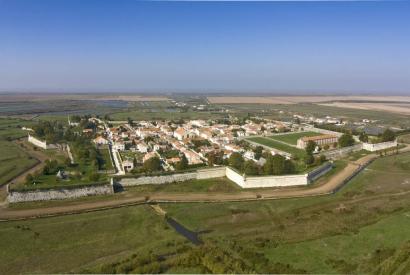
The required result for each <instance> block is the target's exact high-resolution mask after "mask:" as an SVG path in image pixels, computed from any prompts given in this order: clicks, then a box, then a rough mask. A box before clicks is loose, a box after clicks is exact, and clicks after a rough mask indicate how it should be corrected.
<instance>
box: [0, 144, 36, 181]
mask: <svg viewBox="0 0 410 275" xmlns="http://www.w3.org/2000/svg"><path fill="white" fill-rule="evenodd" d="M0 149H1V154H0V185H2V184H5V183H7V182H8V181H10V180H12V179H13V178H14V177H16V176H18V175H19V174H20V173H22V172H24V171H25V170H27V169H29V168H30V167H32V166H33V165H35V164H36V163H37V160H36V159H34V158H31V157H30V156H29V155H28V154H27V153H25V152H24V151H23V150H22V149H21V148H19V146H18V145H17V144H15V143H13V142H9V141H5V140H0Z"/></svg>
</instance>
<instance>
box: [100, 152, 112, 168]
mask: <svg viewBox="0 0 410 275" xmlns="http://www.w3.org/2000/svg"><path fill="white" fill-rule="evenodd" d="M98 151H99V153H100V154H101V157H102V160H103V162H102V165H101V166H100V170H114V166H113V165H112V161H111V156H110V151H109V149H108V148H101V149H98Z"/></svg>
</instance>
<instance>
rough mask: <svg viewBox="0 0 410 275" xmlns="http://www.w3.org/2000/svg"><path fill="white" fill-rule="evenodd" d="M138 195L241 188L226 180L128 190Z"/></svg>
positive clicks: (236, 189) (220, 190)
mask: <svg viewBox="0 0 410 275" xmlns="http://www.w3.org/2000/svg"><path fill="white" fill-rule="evenodd" d="M128 189H129V191H132V192H138V193H147V192H148V193H150V192H177V193H182V192H187V193H189V192H219V193H220V192H227V193H229V192H238V191H241V188H240V187H239V186H238V185H236V184H235V183H233V182H232V181H230V180H228V179H227V178H216V179H203V180H189V181H184V182H176V183H170V184H149V185H140V186H135V187H130V188H128Z"/></svg>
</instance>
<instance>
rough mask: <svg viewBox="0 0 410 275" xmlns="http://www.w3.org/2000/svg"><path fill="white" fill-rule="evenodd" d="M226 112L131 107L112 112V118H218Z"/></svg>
mask: <svg viewBox="0 0 410 275" xmlns="http://www.w3.org/2000/svg"><path fill="white" fill-rule="evenodd" d="M223 117H224V114H220V113H213V112H195V111H187V112H179V111H166V110H163V109H159V110H156V111H141V110H140V109H130V110H128V111H125V112H116V113H111V114H110V118H111V119H113V120H127V119H128V118H131V119H133V120H148V119H159V120H161V119H169V120H178V119H218V118H223Z"/></svg>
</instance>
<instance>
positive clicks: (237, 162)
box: [229, 152, 244, 171]
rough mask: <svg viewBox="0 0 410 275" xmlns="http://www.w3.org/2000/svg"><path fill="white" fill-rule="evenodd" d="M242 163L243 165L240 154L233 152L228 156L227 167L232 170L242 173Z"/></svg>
mask: <svg viewBox="0 0 410 275" xmlns="http://www.w3.org/2000/svg"><path fill="white" fill-rule="evenodd" d="M243 163H244V159H243V157H242V155H241V154H239V153H237V152H233V153H232V154H231V155H230V156H229V165H230V166H232V167H233V168H235V169H238V170H240V171H242V168H243Z"/></svg>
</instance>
